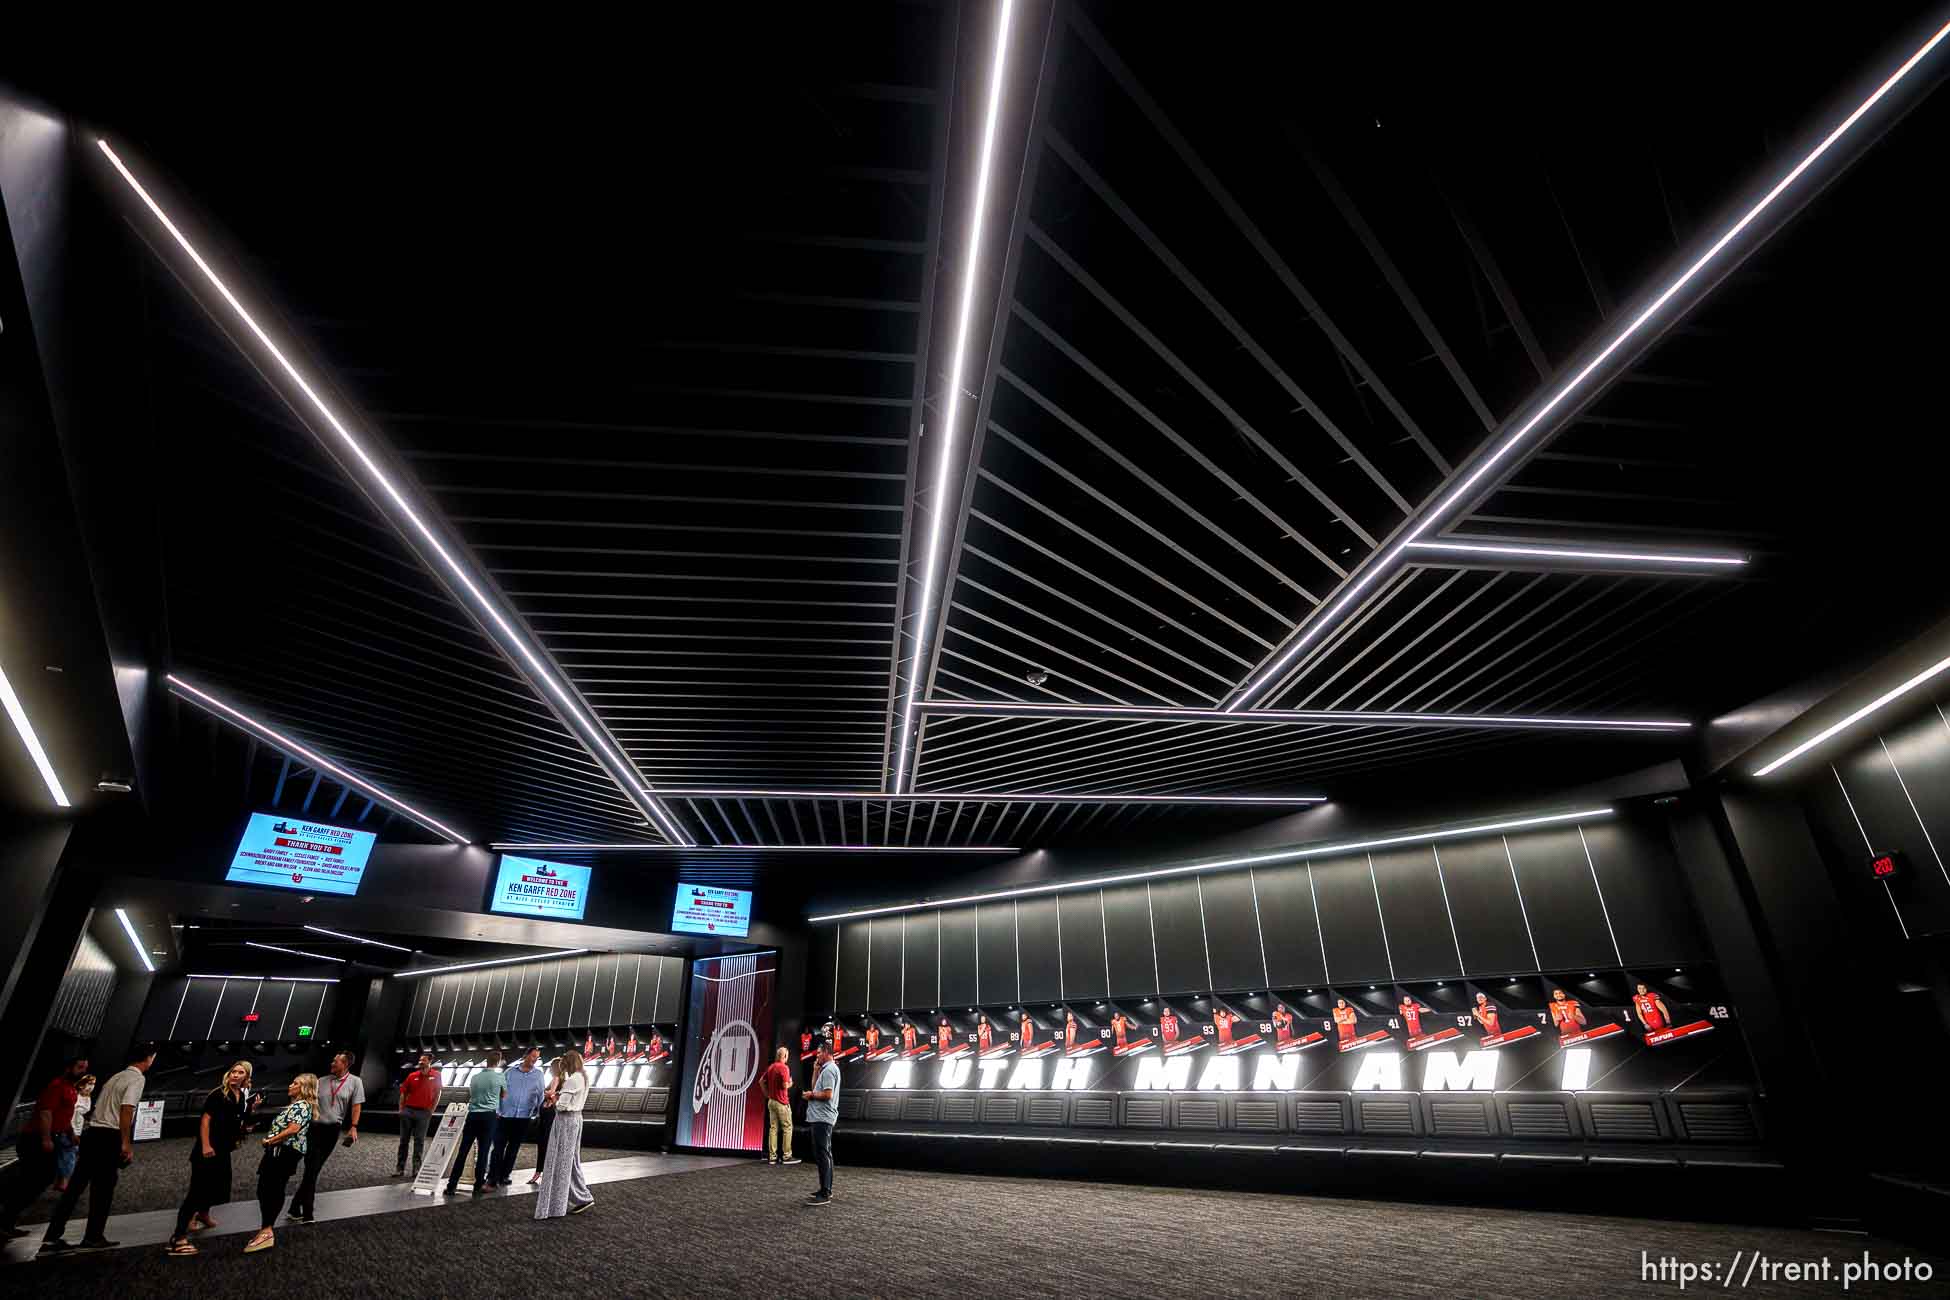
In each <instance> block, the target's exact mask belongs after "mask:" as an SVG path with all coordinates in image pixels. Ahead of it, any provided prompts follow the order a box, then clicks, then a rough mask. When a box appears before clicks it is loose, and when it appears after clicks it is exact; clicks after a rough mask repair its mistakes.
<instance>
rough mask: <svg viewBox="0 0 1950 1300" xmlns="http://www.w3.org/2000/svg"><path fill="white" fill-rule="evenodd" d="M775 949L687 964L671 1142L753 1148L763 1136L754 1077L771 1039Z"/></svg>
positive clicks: (762, 1099) (724, 1148)
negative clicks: (685, 1024)
mask: <svg viewBox="0 0 1950 1300" xmlns="http://www.w3.org/2000/svg"><path fill="white" fill-rule="evenodd" d="M778 964H779V955H778V954H777V953H776V952H761V953H752V954H750V955H747V956H741V957H704V958H700V959H699V960H697V961H694V962H692V963H691V998H690V1006H691V1014H690V1022H689V1023H690V1035H691V1036H690V1041H689V1042H688V1043H686V1044H685V1045H684V1073H683V1074H682V1075H681V1076H680V1077H679V1079H678V1081H677V1097H676V1103H677V1144H678V1145H679V1146H688V1147H696V1148H701V1149H703V1150H707V1151H756V1150H758V1149H759V1147H760V1145H761V1144H762V1142H763V1141H764V1137H765V1094H764V1093H763V1092H762V1091H760V1089H759V1087H758V1074H759V1071H760V1070H761V1069H763V1068H764V1066H765V1055H766V1051H767V1045H768V1044H770V1043H771V1041H772V981H773V980H774V979H775V978H776V977H777V971H778Z"/></svg>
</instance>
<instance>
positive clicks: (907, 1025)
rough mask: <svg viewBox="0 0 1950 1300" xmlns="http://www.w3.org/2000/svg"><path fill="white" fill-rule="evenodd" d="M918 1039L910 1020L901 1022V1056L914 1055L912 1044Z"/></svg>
mask: <svg viewBox="0 0 1950 1300" xmlns="http://www.w3.org/2000/svg"><path fill="white" fill-rule="evenodd" d="M919 1037H920V1035H919V1034H918V1033H917V1032H916V1031H915V1028H914V1022H913V1021H912V1020H903V1021H901V1055H903V1056H912V1055H914V1042H915V1040H916V1039H917V1038H919Z"/></svg>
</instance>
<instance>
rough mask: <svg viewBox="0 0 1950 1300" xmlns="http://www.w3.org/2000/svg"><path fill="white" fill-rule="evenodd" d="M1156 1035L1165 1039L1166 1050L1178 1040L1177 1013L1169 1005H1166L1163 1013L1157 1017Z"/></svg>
mask: <svg viewBox="0 0 1950 1300" xmlns="http://www.w3.org/2000/svg"><path fill="white" fill-rule="evenodd" d="M1158 1035H1159V1037H1161V1038H1163V1039H1164V1040H1165V1048H1166V1050H1167V1051H1169V1050H1170V1048H1171V1045H1172V1044H1173V1043H1176V1042H1177V1041H1178V1015H1177V1013H1176V1012H1174V1011H1173V1010H1172V1009H1171V1008H1170V1007H1166V1008H1165V1012H1164V1014H1163V1015H1162V1016H1159V1017H1158Z"/></svg>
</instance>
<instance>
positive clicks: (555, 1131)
mask: <svg viewBox="0 0 1950 1300" xmlns="http://www.w3.org/2000/svg"><path fill="white" fill-rule="evenodd" d="M557 1077H558V1078H560V1080H561V1082H560V1083H559V1084H558V1085H557V1086H556V1088H555V1089H554V1092H555V1123H554V1124H553V1126H552V1127H551V1131H550V1133H549V1138H548V1148H549V1153H550V1155H551V1156H552V1157H553V1159H550V1160H549V1161H548V1165H547V1168H546V1169H544V1171H543V1174H542V1185H541V1186H540V1187H537V1188H536V1189H535V1217H536V1218H538V1219H559V1218H561V1217H562V1216H563V1215H565V1214H581V1213H582V1212H583V1211H584V1210H586V1209H588V1208H589V1207H590V1206H592V1205H594V1204H595V1203H596V1198H595V1197H594V1196H591V1195H590V1194H589V1183H588V1182H587V1181H586V1180H585V1179H584V1178H583V1176H582V1107H583V1104H584V1103H585V1102H587V1101H588V1100H589V1076H588V1075H587V1074H585V1073H583V1069H582V1053H580V1052H573V1051H571V1052H564V1053H562V1060H561V1064H560V1065H559V1066H558V1067H557Z"/></svg>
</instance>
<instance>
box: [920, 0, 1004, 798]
mask: <svg viewBox="0 0 1950 1300" xmlns="http://www.w3.org/2000/svg"><path fill="white" fill-rule="evenodd" d="M1014 16H1015V2H1014V0H1002V3H1001V5H1000V6H999V12H998V14H997V17H996V24H995V51H994V53H993V55H992V56H991V59H990V65H989V98H988V110H987V111H986V112H985V113H984V114H983V118H982V155H981V161H980V163H979V164H978V165H977V169H976V174H975V202H974V205H973V207H972V208H971V209H970V211H969V216H968V246H967V251H966V252H965V253H964V254H963V257H962V269H961V303H960V306H959V308H958V309H957V314H956V319H955V351H954V359H953V361H952V362H951V363H950V364H949V367H948V401H947V406H946V409H945V410H944V411H943V413H942V421H941V446H940V448H939V449H938V450H937V451H936V452H935V465H934V495H933V497H932V498H931V504H930V507H929V510H928V550H927V563H926V565H925V566H924V568H923V570H922V577H921V592H920V599H919V601H918V607H917V608H916V610H915V618H914V648H913V651H912V652H911V654H910V655H909V657H908V665H907V691H906V701H907V702H906V704H905V706H904V707H903V708H902V709H901V743H900V749H899V751H898V754H897V756H896V757H895V759H894V773H893V780H892V782H890V784H891V785H892V786H893V788H894V789H895V791H897V792H898V791H899V790H900V789H901V788H902V787H903V786H904V785H905V784H906V782H907V752H908V747H909V742H910V741H912V739H913V735H914V703H915V699H916V697H917V696H918V695H919V693H920V689H921V659H922V655H923V653H924V652H925V651H926V649H927V637H928V619H929V612H930V606H931V604H932V603H933V600H934V589H935V584H936V582H937V580H938V577H939V572H940V566H941V521H942V518H943V516H945V515H946V514H947V513H948V471H949V469H950V468H951V467H952V465H953V464H954V459H955V447H956V438H957V435H958V434H959V433H960V424H961V405H962V393H963V387H962V376H963V375H964V374H965V373H966V368H967V363H968V328H969V321H970V318H971V316H972V315H973V313H974V310H975V286H976V283H977V282H978V281H979V280H980V278H981V275H980V272H981V266H982V231H983V227H984V226H985V225H986V223H987V218H988V199H989V176H990V173H991V171H992V163H993V161H994V154H995V127H996V122H997V121H998V120H999V119H1000V118H1001V116H1002V82H1003V73H1004V71H1005V69H1006V68H1007V66H1008V60H1009V27H1010V23H1011V21H1012V20H1013V18H1014Z"/></svg>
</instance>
